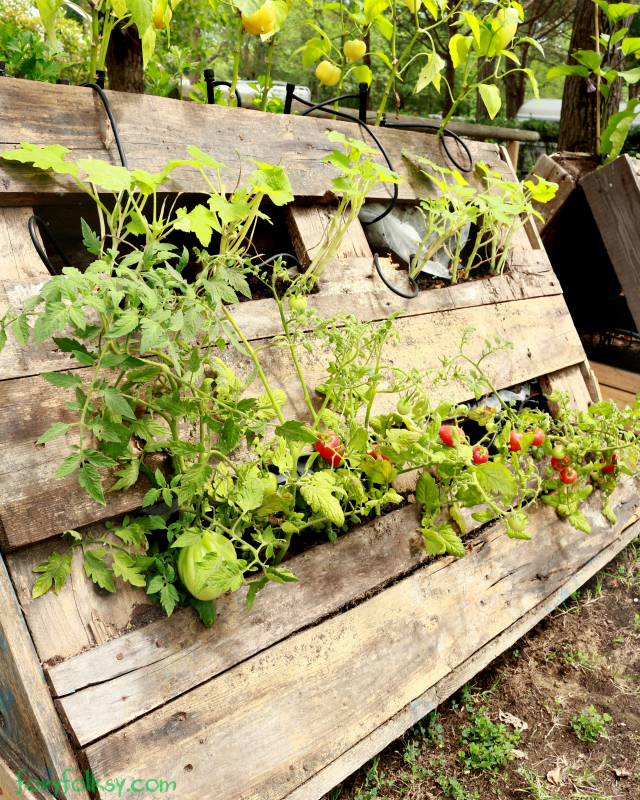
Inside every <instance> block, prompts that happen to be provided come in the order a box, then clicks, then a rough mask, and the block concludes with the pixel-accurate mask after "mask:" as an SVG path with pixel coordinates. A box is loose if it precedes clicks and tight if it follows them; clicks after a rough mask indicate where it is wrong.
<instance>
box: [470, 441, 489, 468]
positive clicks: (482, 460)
mask: <svg viewBox="0 0 640 800" xmlns="http://www.w3.org/2000/svg"><path fill="white" fill-rule="evenodd" d="M488 460H489V451H488V450H487V448H486V447H481V446H480V445H478V446H477V447H474V448H473V463H474V464H486V463H487V461H488Z"/></svg>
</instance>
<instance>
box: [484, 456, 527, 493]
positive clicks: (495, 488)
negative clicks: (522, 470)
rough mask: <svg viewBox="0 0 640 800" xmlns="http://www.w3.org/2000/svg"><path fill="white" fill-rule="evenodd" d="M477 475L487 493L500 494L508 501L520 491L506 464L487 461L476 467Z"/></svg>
mask: <svg viewBox="0 0 640 800" xmlns="http://www.w3.org/2000/svg"><path fill="white" fill-rule="evenodd" d="M476 475H477V476H478V481H479V483H480V485H481V486H482V488H483V489H485V491H489V492H491V493H492V494H500V495H502V496H503V497H504V498H506V499H511V498H512V497H513V496H514V495H515V493H516V491H517V489H518V485H517V483H516V480H515V478H514V477H513V475H512V474H511V473H510V472H509V470H508V469H507V467H505V466H504V464H496V463H495V462H493V461H487V463H486V464H480V465H479V466H477V467H476Z"/></svg>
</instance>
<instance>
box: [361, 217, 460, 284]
mask: <svg viewBox="0 0 640 800" xmlns="http://www.w3.org/2000/svg"><path fill="white" fill-rule="evenodd" d="M385 208H386V206H385V205H383V204H382V203H371V204H368V205H365V206H363V207H362V210H361V211H360V217H359V218H360V220H361V222H364V223H368V222H370V221H371V220H372V219H375V218H376V217H377V216H379V215H380V214H381V213H382V212H383V211H384V210H385ZM469 228H470V226H469V225H467V227H466V229H465V230H464V231H463V234H462V235H463V246H464V243H465V242H466V240H467V239H468V237H469ZM365 231H366V234H367V239H368V240H369V244H370V245H371V247H373V248H376V247H384V248H385V249H388V250H391V252H392V253H394V254H395V255H396V256H398V257H399V258H401V259H402V260H403V261H405V262H406V263H407V264H408V263H409V259H410V258H411V256H412V255H413V254H414V253H415V254H417V255H418V256H419V255H420V251H421V250H422V249H423V248H422V247H421V242H422V240H423V239H424V237H425V234H426V229H425V225H424V218H423V216H422V214H421V213H420V211H419V209H417V208H415V207H404V208H402V207H399V206H396V207H395V208H394V209H393V210H392V211H391V213H390V214H387V216H386V217H384V219H381V220H380V221H379V222H374V223H373V224H372V225H367V226H366V228H365ZM435 236H436V234H435V233H434V234H432V236H431V237H429V239H428V240H427V242H426V245H425V247H428V246H429V244H430V243H431V242H432V241H433V238H434V237H435ZM450 267H451V258H450V257H449V255H448V253H447V252H446V250H445V249H444V247H441V248H440V249H439V250H438V252H437V253H436V255H435V258H434V259H431V260H429V261H427V262H426V264H425V265H424V266H423V267H422V270H421V271H422V272H426V273H428V274H429V275H434V276H435V277H437V278H444V279H445V280H451V270H450Z"/></svg>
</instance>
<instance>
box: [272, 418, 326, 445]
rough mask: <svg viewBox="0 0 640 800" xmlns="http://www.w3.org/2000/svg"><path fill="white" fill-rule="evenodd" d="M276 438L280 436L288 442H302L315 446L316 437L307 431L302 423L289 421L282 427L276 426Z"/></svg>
mask: <svg viewBox="0 0 640 800" xmlns="http://www.w3.org/2000/svg"><path fill="white" fill-rule="evenodd" d="M275 434H276V436H282V437H283V438H284V439H287V441H290V442H304V443H305V444H315V443H316V442H317V441H318V437H317V435H316V434H315V433H312V431H310V430H309V428H307V427H306V426H305V424H304V422H299V421H298V420H293V419H292V420H289V421H288V422H285V423H284V425H278V426H277V427H276V429H275Z"/></svg>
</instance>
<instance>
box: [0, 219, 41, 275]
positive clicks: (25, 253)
mask: <svg viewBox="0 0 640 800" xmlns="http://www.w3.org/2000/svg"><path fill="white" fill-rule="evenodd" d="M32 214H33V209H31V208H24V207H18V208H0V280H12V279H25V278H38V277H39V276H41V275H44V276H46V277H49V271H48V270H47V268H46V267H45V265H44V264H43V263H42V261H41V260H40V256H39V255H38V254H37V252H36V249H35V247H34V246H33V242H32V241H31V236H30V235H29V228H28V224H29V218H30V217H31V215H32ZM38 238H39V239H40V234H39V233H38ZM40 244H42V241H40Z"/></svg>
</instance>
